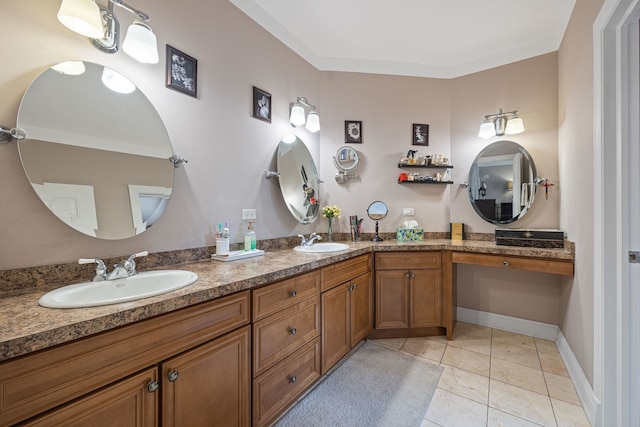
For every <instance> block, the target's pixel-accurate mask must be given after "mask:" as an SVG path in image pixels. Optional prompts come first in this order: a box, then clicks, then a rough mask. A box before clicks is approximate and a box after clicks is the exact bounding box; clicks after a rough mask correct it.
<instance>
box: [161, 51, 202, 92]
mask: <svg viewBox="0 0 640 427" xmlns="http://www.w3.org/2000/svg"><path fill="white" fill-rule="evenodd" d="M166 74H167V87H169V88H171V89H175V90H177V91H180V92H182V93H186V94H187V95H191V96H193V97H194V98H197V97H198V91H197V89H198V60H197V59H195V58H193V57H191V56H189V55H187V54H186V53H184V52H180V51H179V50H178V49H176V48H175V47H171V46H169V45H167V70H166Z"/></svg>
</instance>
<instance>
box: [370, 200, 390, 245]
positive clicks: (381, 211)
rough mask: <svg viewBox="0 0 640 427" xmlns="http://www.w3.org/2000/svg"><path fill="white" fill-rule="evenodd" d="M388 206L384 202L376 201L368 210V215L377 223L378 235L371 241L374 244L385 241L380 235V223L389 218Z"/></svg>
mask: <svg viewBox="0 0 640 427" xmlns="http://www.w3.org/2000/svg"><path fill="white" fill-rule="evenodd" d="M388 212H389V210H388V209H387V205H385V203H384V202H381V201H376V202H373V203H371V204H370V205H369V207H368V208H367V215H369V218H371V219H372V220H374V221H375V222H376V235H375V236H374V237H373V239H371V241H372V242H382V241H383V240H384V239H383V238H382V237H380V236H379V235H378V221H380V220H382V219H385V218H386V217H387V213H388Z"/></svg>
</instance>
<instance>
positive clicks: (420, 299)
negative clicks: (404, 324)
mask: <svg viewBox="0 0 640 427" xmlns="http://www.w3.org/2000/svg"><path fill="white" fill-rule="evenodd" d="M410 276H411V281H410V290H409V293H410V295H411V301H410V308H409V313H410V314H411V316H410V322H409V327H411V328H424V327H430V326H442V272H441V271H440V270H411V272H410Z"/></svg>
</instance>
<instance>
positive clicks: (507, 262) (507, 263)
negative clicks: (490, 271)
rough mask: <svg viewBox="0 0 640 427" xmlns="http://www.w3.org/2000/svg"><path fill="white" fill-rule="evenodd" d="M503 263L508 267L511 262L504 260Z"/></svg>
mask: <svg viewBox="0 0 640 427" xmlns="http://www.w3.org/2000/svg"><path fill="white" fill-rule="evenodd" d="M503 264H504V265H505V267H509V266H510V265H511V263H510V262H509V261H505V262H503Z"/></svg>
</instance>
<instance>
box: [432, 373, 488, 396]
mask: <svg viewBox="0 0 640 427" xmlns="http://www.w3.org/2000/svg"><path fill="white" fill-rule="evenodd" d="M442 367H443V368H444V371H443V372H442V376H441V377H440V382H438V388H441V389H443V390H446V391H449V392H451V393H455V394H457V395H459V396H462V397H466V398H467V399H471V400H474V401H476V402H478V403H482V404H483V405H486V404H487V403H488V402H489V378H487V377H485V376H483V375H478V374H474V373H473V372H469V371H465V370H464V369H458V368H454V367H453V366H448V365H442Z"/></svg>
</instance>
